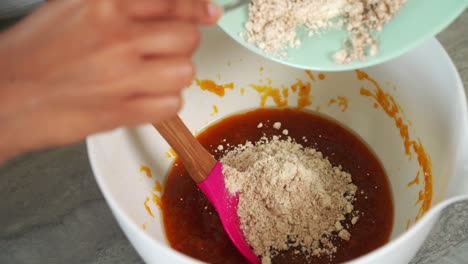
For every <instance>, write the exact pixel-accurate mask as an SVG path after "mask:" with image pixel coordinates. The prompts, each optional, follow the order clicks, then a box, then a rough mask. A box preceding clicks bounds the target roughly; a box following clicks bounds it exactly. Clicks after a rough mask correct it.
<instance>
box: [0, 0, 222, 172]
mask: <svg viewBox="0 0 468 264" xmlns="http://www.w3.org/2000/svg"><path fill="white" fill-rule="evenodd" d="M220 14H221V10H220V8H219V7H217V6H216V5H214V4H211V3H210V2H208V1H206V0H67V1H51V2H48V3H46V4H44V5H43V6H42V7H40V8H39V9H38V10H37V11H36V12H34V13H33V14H31V15H30V16H29V17H27V18H26V19H25V20H24V21H22V22H20V23H19V24H18V25H16V26H14V27H13V28H11V29H9V30H8V31H6V32H3V33H2V34H0V140H1V141H0V163H1V161H2V160H5V159H7V158H9V157H12V156H13V155H16V154H19V153H21V152H25V151H30V150H34V149H38V148H43V147H49V146H56V145H61V144H67V143H71V142H74V141H78V140H81V139H83V138H84V137H85V136H87V135H89V134H92V133H95V132H99V131H103V130H108V129H112V128H115V127H118V126H122V125H137V124H141V123H145V122H157V121H160V120H163V119H166V118H168V117H170V116H173V115H174V114H176V112H177V111H178V110H179V108H180V106H181V98H180V93H181V90H182V88H183V87H185V86H186V85H188V84H189V83H190V82H191V80H192V78H193V75H194V67H193V65H192V63H191V56H192V53H193V52H194V51H195V49H196V48H197V45H198V42H199V38H200V35H199V32H198V26H199V25H202V24H213V23H215V22H216V20H217V19H218V17H219V16H220Z"/></svg>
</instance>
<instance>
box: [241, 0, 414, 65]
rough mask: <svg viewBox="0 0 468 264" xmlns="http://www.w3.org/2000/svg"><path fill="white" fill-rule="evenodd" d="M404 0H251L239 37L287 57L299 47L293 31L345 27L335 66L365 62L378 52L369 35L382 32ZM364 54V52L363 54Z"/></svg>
mask: <svg viewBox="0 0 468 264" xmlns="http://www.w3.org/2000/svg"><path fill="white" fill-rule="evenodd" d="M405 1H406V0H252V1H250V4H249V18H248V21H247V22H246V24H245V28H246V31H245V32H243V33H242V36H243V37H244V38H245V39H246V40H247V41H248V42H249V43H252V44H255V45H256V46H258V47H259V48H260V49H262V50H263V51H265V52H266V53H270V54H274V55H278V56H280V57H284V56H286V52H285V49H286V48H288V47H298V46H300V45H301V41H300V40H299V39H298V37H297V34H296V31H297V29H298V28H299V27H302V26H303V27H305V28H306V30H307V31H308V33H309V35H313V34H316V33H317V32H318V31H322V30H325V29H330V28H331V27H344V28H345V29H347V30H348V32H349V37H348V38H347V39H346V40H345V41H344V44H343V49H341V50H339V51H337V52H336V53H335V54H334V60H335V61H336V62H337V63H340V64H343V63H350V62H352V61H353V60H358V59H359V60H365V58H366V54H369V55H371V56H373V55H375V54H377V52H378V44H379V43H378V40H377V39H375V38H374V37H373V36H372V34H373V33H375V32H378V31H381V30H382V27H383V25H385V23H387V22H388V21H390V20H391V19H392V18H393V16H394V15H395V14H396V13H397V12H398V11H399V10H400V8H401V7H402V6H403V4H404V3H405ZM366 51H367V52H366Z"/></svg>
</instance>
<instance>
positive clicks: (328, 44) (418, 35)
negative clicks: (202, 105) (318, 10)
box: [215, 0, 468, 71]
mask: <svg viewBox="0 0 468 264" xmlns="http://www.w3.org/2000/svg"><path fill="white" fill-rule="evenodd" d="M232 1H235V0H215V2H217V3H218V4H220V5H224V4H227V3H229V2H232ZM467 6H468V0H407V2H406V4H405V5H404V6H403V7H402V9H401V10H400V12H399V13H398V14H397V15H396V16H395V17H394V18H393V20H392V21H390V22H389V23H388V24H386V25H385V27H384V29H383V30H382V32H380V33H378V34H377V37H378V38H379V39H380V41H381V42H380V47H379V53H378V54H377V55H376V56H374V57H371V56H368V58H367V60H366V61H356V62H353V63H350V64H342V65H340V64H336V63H335V62H334V61H333V54H334V52H335V51H337V50H339V49H340V48H341V44H342V43H343V41H344V40H345V38H346V36H347V33H346V32H345V31H344V30H333V31H330V32H327V33H324V34H322V35H320V36H312V37H308V36H305V35H302V36H301V35H300V38H301V40H302V45H301V46H300V47H299V48H290V49H288V56H287V57H286V58H278V57H275V56H272V55H269V54H265V53H264V52H263V51H261V50H260V49H258V48H257V47H255V46H254V45H252V44H249V43H247V42H246V41H245V40H244V39H243V38H241V37H240V35H239V33H240V32H243V31H244V23H245V22H246V21H247V16H248V6H247V5H244V6H242V7H239V8H237V9H235V10H232V11H230V12H228V13H226V14H224V16H223V17H222V18H221V20H220V21H219V22H218V25H219V26H220V27H221V28H222V29H223V30H224V31H225V32H226V33H227V34H229V35H230V36H231V37H232V38H234V39H235V40H236V41H237V42H239V43H240V44H242V45H243V46H244V47H246V48H248V49H250V50H251V51H253V52H256V53H258V54H261V55H263V56H266V57H268V58H270V59H272V60H274V61H277V62H279V63H283V64H286V65H289V66H292V67H297V68H304V69H311V70H319V71H344V70H351V69H357V68H364V67H368V66H371V65H375V64H379V63H382V62H385V61H388V60H390V59H393V58H395V57H397V56H400V55H402V54H403V53H405V52H407V51H408V50H410V49H412V48H414V47H416V46H418V45H419V44H421V43H422V42H423V41H425V40H427V39H428V38H430V37H432V36H434V35H436V34H437V33H439V32H440V31H441V30H442V29H444V28H445V27H446V26H447V25H449V24H450V23H451V22H452V21H453V20H454V19H455V18H456V17H457V16H458V15H460V14H461V13H462V12H463V11H464V10H465V9H466V7H467ZM467 34H468V31H467Z"/></svg>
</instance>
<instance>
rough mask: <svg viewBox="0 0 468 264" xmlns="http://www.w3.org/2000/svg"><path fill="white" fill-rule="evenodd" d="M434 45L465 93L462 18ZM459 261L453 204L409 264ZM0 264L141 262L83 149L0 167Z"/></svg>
mask: <svg viewBox="0 0 468 264" xmlns="http://www.w3.org/2000/svg"><path fill="white" fill-rule="evenodd" d="M0 22H1V21H0ZM0 28H1V23H0ZM438 39H439V40H440V41H441V42H442V44H443V45H444V47H445V48H446V49H447V51H448V53H449V54H450V56H451V57H452V59H453V60H454V62H455V64H456V66H457V68H458V70H459V72H460V74H461V76H462V79H463V82H464V85H465V87H468V11H465V12H464V14H463V15H462V16H461V17H460V18H458V19H457V20H456V21H455V22H454V23H453V24H452V25H451V26H449V27H448V28H447V29H446V30H445V31H444V32H442V33H441V34H439V35H438ZM467 260H468V203H459V204H456V205H454V206H452V207H450V208H448V209H447V210H446V213H444V214H443V216H442V218H441V219H440V220H439V223H438V224H437V226H436V227H435V228H434V230H433V232H432V233H431V235H430V236H429V238H428V239H427V241H426V243H425V245H424V246H423V248H422V249H421V250H420V252H419V253H418V255H417V256H416V257H415V259H414V260H413V261H412V264H416V263H417V264H429V263H467V262H468V261H467ZM0 263H48V264H52V263H68V264H72V263H96V264H97V263H99V264H107V263H109V264H110V263H112V264H115V263H125V264H130V263H142V260H141V259H140V257H139V256H138V255H137V253H136V252H135V250H134V249H133V247H132V246H131V245H130V243H129V242H128V240H127V239H126V238H125V236H124V235H123V233H122V231H121V230H120V228H119V227H118V225H117V223H116V221H115V220H114V218H113V216H112V213H111V211H110V209H109V207H108V206H107V204H106V202H105V201H104V198H103V197H102V195H101V192H100V191H99V189H98V187H97V185H96V182H95V180H94V177H93V175H92V171H91V168H90V166H89V163H88V157H87V154H86V146H85V144H84V143H83V142H81V143H79V144H75V145H71V146H66V147H61V148H56V149H50V150H45V151H40V152H36V153H30V154H26V155H23V156H21V157H18V158H16V159H14V160H12V161H10V162H8V163H7V164H5V165H4V166H3V167H0Z"/></svg>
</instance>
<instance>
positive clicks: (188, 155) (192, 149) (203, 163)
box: [154, 116, 260, 263]
mask: <svg viewBox="0 0 468 264" xmlns="http://www.w3.org/2000/svg"><path fill="white" fill-rule="evenodd" d="M154 126H155V128H156V129H157V130H158V131H159V133H160V134H161V136H163V138H164V139H165V140H166V141H167V142H168V143H169V145H171V147H172V148H173V149H174V150H175V152H176V153H177V155H179V157H180V160H181V161H182V163H183V164H184V166H185V168H186V169H187V171H188V173H189V174H190V176H191V177H192V179H193V180H194V181H195V182H196V183H197V185H198V187H199V188H200V190H201V191H202V192H203V193H204V194H205V195H206V196H207V197H208V200H210V202H211V204H212V205H213V206H214V208H215V209H216V211H217V212H218V215H219V217H220V219H221V222H222V224H223V227H224V230H225V231H226V233H227V234H228V236H229V238H230V239H231V240H232V242H233V243H234V245H235V246H236V247H237V249H238V250H239V251H240V252H241V254H242V255H244V257H245V258H246V259H247V260H248V261H249V262H250V263H260V259H259V258H258V257H257V256H256V255H255V253H254V252H253V250H252V248H251V247H250V246H249V244H248V243H247V241H245V239H244V235H243V234H242V230H241V228H240V222H239V216H238V215H237V205H238V203H239V197H238V195H232V194H230V193H229V191H228V190H227V189H226V187H225V185H224V176H223V166H222V164H221V162H218V161H216V160H215V159H214V158H213V156H211V154H210V153H209V152H208V151H207V150H206V149H205V148H204V147H203V146H202V145H201V144H200V143H199V142H198V140H197V139H196V138H195V137H194V136H193V135H192V133H191V132H190V131H189V130H188V128H187V127H186V126H185V124H184V123H183V121H182V120H181V119H180V118H179V117H178V116H176V117H175V118H172V119H170V120H167V121H163V122H160V123H157V124H154Z"/></svg>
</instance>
